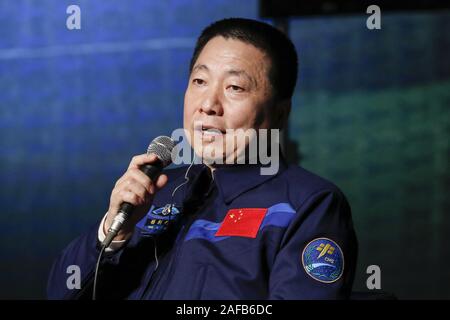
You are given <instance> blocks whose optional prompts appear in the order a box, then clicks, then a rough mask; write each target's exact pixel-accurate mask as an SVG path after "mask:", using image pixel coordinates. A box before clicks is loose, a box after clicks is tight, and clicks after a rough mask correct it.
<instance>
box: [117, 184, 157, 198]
mask: <svg viewBox="0 0 450 320" xmlns="http://www.w3.org/2000/svg"><path fill="white" fill-rule="evenodd" d="M122 190H125V191H130V192H132V193H134V194H136V195H137V196H138V197H139V198H141V199H142V200H143V201H144V202H146V201H147V200H149V198H150V195H151V194H153V192H148V191H147V189H146V188H145V187H144V186H143V185H141V184H138V183H134V184H130V185H128V186H124V188H123V189H122ZM152 191H153V190H152Z"/></svg>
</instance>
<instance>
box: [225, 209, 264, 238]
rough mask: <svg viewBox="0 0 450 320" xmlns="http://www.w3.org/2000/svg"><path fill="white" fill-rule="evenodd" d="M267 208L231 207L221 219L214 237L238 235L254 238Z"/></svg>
mask: <svg viewBox="0 0 450 320" xmlns="http://www.w3.org/2000/svg"><path fill="white" fill-rule="evenodd" d="M266 212H267V208H242V209H231V210H229V211H228V213H227V215H226V216H225V219H223V221H222V224H221V225H220V228H219V230H217V232H216V237H223V236H238V237H247V238H256V234H257V233H258V230H259V226H260V225H261V222H262V221H263V219H264V216H265V215H266Z"/></svg>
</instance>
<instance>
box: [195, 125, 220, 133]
mask: <svg viewBox="0 0 450 320" xmlns="http://www.w3.org/2000/svg"><path fill="white" fill-rule="evenodd" d="M195 130H196V131H199V132H201V133H202V134H203V135H208V136H217V135H223V134H225V133H226V132H225V130H221V129H218V128H216V127H214V126H209V125H198V126H196V128H195Z"/></svg>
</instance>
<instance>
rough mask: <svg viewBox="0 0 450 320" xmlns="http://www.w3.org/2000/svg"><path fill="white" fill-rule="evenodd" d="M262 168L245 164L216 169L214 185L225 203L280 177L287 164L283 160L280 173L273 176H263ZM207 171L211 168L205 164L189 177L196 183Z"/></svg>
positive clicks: (192, 171) (191, 172)
mask: <svg viewBox="0 0 450 320" xmlns="http://www.w3.org/2000/svg"><path fill="white" fill-rule="evenodd" d="M262 167H263V166H262V165H261V164H251V165H249V164H245V165H244V164H243V165H226V166H222V167H218V168H216V169H215V170H214V171H213V179H214V184H215V186H217V188H218V190H219V194H220V195H221V197H222V198H223V201H224V202H225V203H226V204H229V203H230V202H231V201H233V200H234V199H235V198H237V197H238V196H240V195H241V194H243V193H244V192H246V191H248V190H250V189H253V188H255V187H257V186H259V185H260V184H263V183H264V182H266V181H268V180H271V179H273V178H274V177H276V176H278V175H279V174H281V172H283V171H284V170H285V169H286V163H285V161H284V159H283V158H281V159H280V165H279V168H278V172H277V173H276V174H273V175H262V174H261V168H262ZM205 170H209V168H208V167H207V166H206V165H204V164H201V165H197V166H193V167H192V169H191V171H190V172H189V176H190V177H192V178H193V179H192V180H193V181H195V180H197V179H198V177H199V176H201V175H203V174H204V171H205Z"/></svg>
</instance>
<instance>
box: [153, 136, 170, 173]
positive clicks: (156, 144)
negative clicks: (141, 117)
mask: <svg viewBox="0 0 450 320" xmlns="http://www.w3.org/2000/svg"><path fill="white" fill-rule="evenodd" d="M174 147H175V142H174V141H173V140H172V139H171V138H169V137H166V136H159V137H156V138H155V139H153V141H152V142H151V143H150V145H149V146H148V148H147V154H150V153H153V154H155V155H156V156H157V157H158V158H159V160H161V162H162V164H163V166H164V167H165V166H168V165H169V164H170V163H171V162H172V149H173V148H174Z"/></svg>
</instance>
